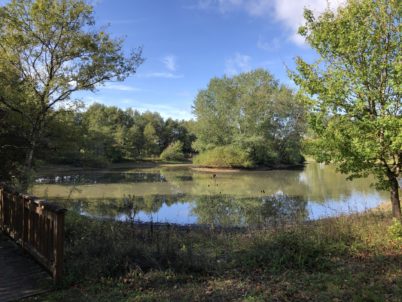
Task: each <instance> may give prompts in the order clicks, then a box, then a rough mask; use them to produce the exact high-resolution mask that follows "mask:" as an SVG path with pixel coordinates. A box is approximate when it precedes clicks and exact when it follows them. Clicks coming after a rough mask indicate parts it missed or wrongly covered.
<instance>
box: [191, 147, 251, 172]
mask: <svg viewBox="0 0 402 302" xmlns="http://www.w3.org/2000/svg"><path fill="white" fill-rule="evenodd" d="M194 164H196V165H201V166H206V167H217V168H251V167H253V166H254V163H253V161H252V160H251V159H250V155H249V154H248V152H246V151H244V150H241V149H239V148H237V147H234V146H221V147H215V148H213V149H210V150H207V151H204V152H202V153H201V154H199V155H197V156H196V157H195V158H194Z"/></svg>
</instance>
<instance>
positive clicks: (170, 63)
mask: <svg viewBox="0 0 402 302" xmlns="http://www.w3.org/2000/svg"><path fill="white" fill-rule="evenodd" d="M176 60H177V59H176V57H175V56H173V55H167V56H165V57H164V58H163V59H162V63H163V64H164V65H165V67H166V69H167V70H170V71H172V72H174V71H176V69H177V63H176Z"/></svg>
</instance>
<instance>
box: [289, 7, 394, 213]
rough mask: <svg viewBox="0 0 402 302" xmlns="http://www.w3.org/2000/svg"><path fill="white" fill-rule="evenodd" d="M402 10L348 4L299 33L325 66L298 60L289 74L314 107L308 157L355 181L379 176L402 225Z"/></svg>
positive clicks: (313, 20)
mask: <svg viewBox="0 0 402 302" xmlns="http://www.w3.org/2000/svg"><path fill="white" fill-rule="evenodd" d="M401 13H402V6H401V2H400V1H399V0H377V1H373V0H349V1H348V2H347V5H345V6H344V7H342V8H340V9H339V10H338V11H337V12H333V11H329V10H328V11H326V12H325V13H324V14H322V15H320V16H319V17H317V18H315V17H314V15H313V13H312V11H310V10H305V14H304V15H305V19H306V24H305V26H303V27H301V28H300V30H299V32H300V34H301V35H302V36H304V37H305V38H306V40H307V42H308V43H309V44H310V46H311V47H312V48H313V49H314V50H315V51H316V52H317V53H318V54H319V56H320V59H319V60H317V61H316V62H314V63H312V64H308V63H307V62H305V61H304V60H302V59H301V58H297V60H296V63H297V71H295V72H294V73H292V77H293V79H294V80H295V82H296V83H297V84H298V85H299V86H300V88H301V90H300V92H301V94H303V95H304V96H307V97H310V100H311V103H312V110H311V118H310V125H311V127H312V129H313V130H314V133H315V136H313V137H312V139H311V141H310V146H309V147H310V148H309V150H310V152H311V153H312V154H313V155H315V157H316V158H317V159H318V160H319V161H320V162H327V163H329V162H332V163H335V164H336V165H337V167H338V168H339V170H340V171H341V172H343V173H348V174H349V175H350V178H353V177H362V176H367V175H368V174H370V173H373V174H374V175H376V178H377V182H376V185H377V187H378V188H380V189H388V190H389V191H390V194H391V202H392V211H393V215H394V216H395V217H397V218H399V219H401V208H400V199H399V190H398V187H399V186H398V177H400V172H401V165H402V118H401V113H402V100H401V96H402V39H401V37H402V35H401V32H402V25H401V19H402V15H401Z"/></svg>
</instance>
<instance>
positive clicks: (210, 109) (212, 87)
mask: <svg viewBox="0 0 402 302" xmlns="http://www.w3.org/2000/svg"><path fill="white" fill-rule="evenodd" d="M194 114H195V115H196V117H197V122H196V125H195V134H196V136H197V140H196V141H195V143H194V144H193V146H194V148H195V149H196V150H197V151H200V152H205V151H208V150H211V149H214V148H217V147H224V146H231V147H230V148H219V150H218V151H219V152H210V153H209V155H213V154H216V155H218V154H222V153H226V154H227V155H230V154H244V153H247V154H249V159H250V160H246V161H245V162H247V163H249V162H254V163H255V164H256V165H272V164H277V163H286V164H295V163H300V162H301V161H302V160H303V157H302V156H301V154H300V151H301V140H302V135H303V133H304V125H305V123H304V121H305V120H304V115H305V114H304V105H303V103H302V102H299V101H298V100H297V99H295V97H294V93H293V92H292V90H290V89H289V88H287V87H285V86H283V85H280V84H279V83H278V81H276V80H275V79H274V77H273V76H272V75H271V74H270V73H269V72H268V71H266V70H263V69H257V70H254V71H251V72H247V73H242V74H239V75H237V76H234V77H232V78H229V77H226V76H225V77H223V78H221V79H219V78H214V79H212V80H211V81H210V83H209V85H208V87H207V89H204V90H201V91H200V92H199V93H198V95H197V97H196V99H195V101H194ZM232 147H233V148H232ZM208 157H209V159H211V158H210V156H208ZM229 157H231V156H229ZM212 161H214V159H212Z"/></svg>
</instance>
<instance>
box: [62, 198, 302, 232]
mask: <svg viewBox="0 0 402 302" xmlns="http://www.w3.org/2000/svg"><path fill="white" fill-rule="evenodd" d="M59 203H61V204H62V205H63V206H65V207H67V208H69V209H70V210H72V211H75V212H79V213H81V214H83V215H88V216H91V217H94V218H100V219H105V218H107V219H116V220H126V221H130V222H135V221H138V220H139V214H140V213H143V214H145V215H147V216H148V217H149V219H148V220H149V221H150V220H152V217H153V215H155V214H157V213H158V212H159V211H160V210H161V208H162V207H163V206H166V207H170V206H173V205H177V204H182V205H184V206H185V207H187V208H188V209H189V212H190V215H193V216H195V218H196V222H197V223H198V224H204V225H210V226H212V227H214V226H249V227H268V226H277V225H280V224H284V223H291V222H295V221H300V220H304V219H306V218H307V217H308V212H307V201H306V200H304V199H303V198H301V197H299V196H296V197H294V196H287V195H284V194H276V195H271V196H261V197H258V198H254V197H247V198H246V197H234V196H230V195H203V196H183V195H180V194H177V195H149V196H134V195H127V196H124V198H122V199H81V200H68V201H67V200H59ZM142 216H144V215H142ZM166 218H167V219H166ZM166 218H165V219H164V221H168V222H172V223H174V222H175V221H174V220H173V219H172V217H166ZM169 218H170V219H169Z"/></svg>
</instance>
